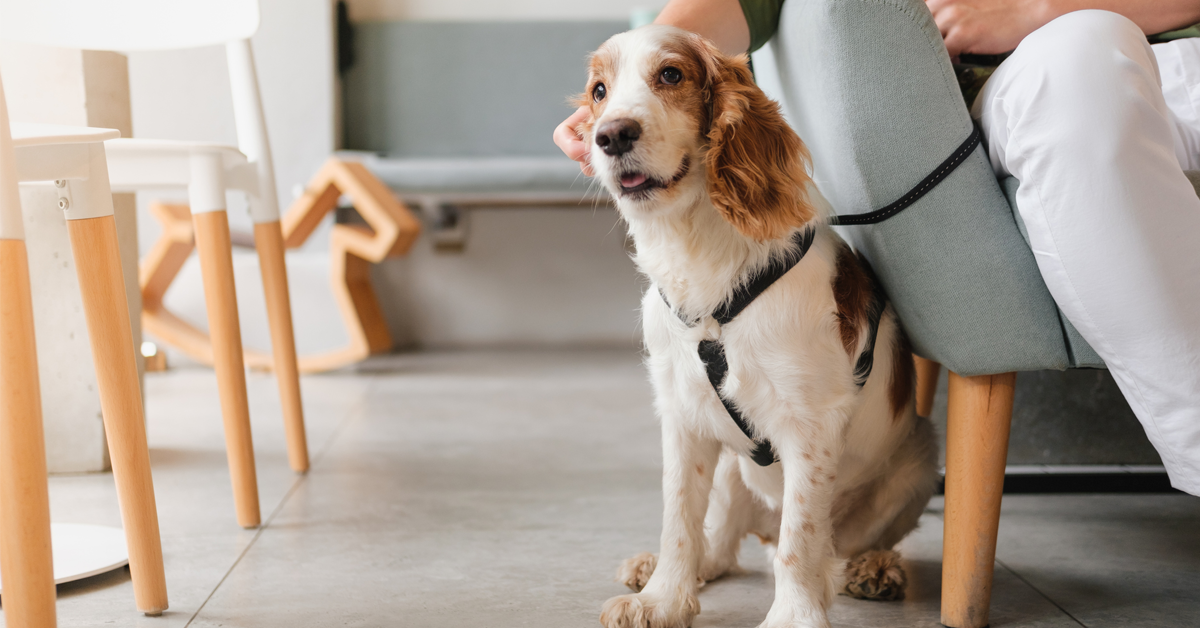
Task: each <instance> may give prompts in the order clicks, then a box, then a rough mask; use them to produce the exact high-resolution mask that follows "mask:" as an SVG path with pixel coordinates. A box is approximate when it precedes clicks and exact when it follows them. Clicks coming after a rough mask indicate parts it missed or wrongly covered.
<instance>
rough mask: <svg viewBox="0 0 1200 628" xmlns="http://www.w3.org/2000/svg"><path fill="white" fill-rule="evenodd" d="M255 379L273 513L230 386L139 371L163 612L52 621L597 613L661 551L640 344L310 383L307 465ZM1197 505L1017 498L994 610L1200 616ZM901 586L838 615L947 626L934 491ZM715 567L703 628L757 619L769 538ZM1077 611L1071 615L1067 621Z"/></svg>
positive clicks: (95, 488)
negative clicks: (227, 419) (219, 391)
mask: <svg viewBox="0 0 1200 628" xmlns="http://www.w3.org/2000/svg"><path fill="white" fill-rule="evenodd" d="M248 383H249V389H250V390H249V393H250V402H251V409H252V423H253V430H254V439H255V449H256V455H257V461H258V470H259V483H260V496H261V499H262V505H263V515H264V517H268V518H269V521H268V524H267V525H266V526H264V527H263V528H262V529H260V530H250V531H247V530H242V529H240V528H238V527H237V525H236V523H235V522H234V519H233V505H232V497H231V491H230V487H229V474H228V470H227V467H226V462H225V456H224V439H223V433H222V427H221V421H220V417H219V414H218V413H217V405H218V404H217V396H216V386H215V379H214V378H213V375H212V372H211V371H209V370H207V369H199V368H195V369H190V368H189V369H176V370H173V371H170V372H168V373H165V374H158V375H152V376H151V377H149V378H147V396H148V402H147V414H148V422H149V434H150V444H151V449H152V451H151V458H152V462H153V465H154V474H155V488H156V495H157V498H158V503H159V513H160V520H161V526H162V532H163V549H164V554H165V558H166V567H167V577H168V586H169V592H170V596H171V610H170V611H168V613H167V614H165V615H164V616H163V617H160V618H147V617H143V616H141V615H139V614H137V613H136V612H135V610H134V608H133V600H132V585H131V582H130V580H129V576H128V573H127V572H125V571H120V572H116V573H113V574H109V575H106V576H103V577H99V578H94V579H90V580H88V581H85V582H81V583H76V584H71V585H64V586H62V587H60V592H59V593H60V600H59V618H60V622H59V625H61V626H95V625H120V626H137V627H139V628H140V627H145V626H152V627H155V628H159V627H173V628H174V627H180V628H184V627H186V626H189V625H190V626H195V627H201V626H204V627H209V626H213V627H215V626H226V627H233V626H238V627H276V626H282V627H289V628H290V627H297V628H303V627H308V626H314V627H316V626H333V625H337V626H405V627H409V626H411V627H424V626H429V627H435V626H436V627H451V628H453V627H458V626H463V627H476V626H487V627H489V628H490V627H496V628H504V627H508V626H512V627H521V628H527V627H528V628H540V627H546V628H564V627H574V626H598V625H599V624H598V622H597V618H598V615H599V610H600V607H601V605H602V604H603V603H604V600H606V599H607V598H609V597H611V596H614V595H620V594H622V593H624V592H625V590H624V588H623V587H622V586H621V585H619V584H617V583H615V582H614V581H613V575H614V573H615V570H616V568H617V566H618V565H619V564H620V562H621V560H622V559H624V558H626V557H628V556H631V555H633V554H636V553H638V552H642V551H647V550H654V549H655V548H656V546H657V542H658V534H659V529H660V526H661V508H662V501H661V496H660V492H659V491H660V482H661V478H660V474H661V471H660V470H661V450H660V444H659V435H658V432H659V427H658V421H657V419H656V418H655V417H654V413H653V411H652V406H651V399H652V395H651V391H650V387H649V385H648V384H647V382H646V378H645V374H644V370H643V367H642V365H641V364H640V356H639V355H638V354H637V353H636V352H633V351H628V350H620V351H615V350H614V351H605V350H587V351H584V350H579V351H485V352H480V351H476V352H442V353H418V354H406V355H396V356H386V357H384V358H377V359H372V360H371V361H369V362H367V363H365V364H363V365H361V366H359V367H357V368H353V369H345V370H343V371H339V372H337V373H333V374H327V375H322V376H314V377H306V378H305V379H304V399H305V409H306V414H307V420H308V434H309V443H310V450H311V452H312V459H313V467H312V470H311V471H310V472H309V473H308V474H307V475H305V476H297V475H295V474H293V473H292V472H291V471H290V470H289V469H288V467H287V458H286V450H285V447H284V439H283V428H282V423H281V421H280V418H279V405H278V398H277V393H276V390H275V382H274V379H273V378H271V377H270V376H268V375H263V374H251V376H250V378H249V381H248ZM51 500H52V510H53V518H54V519H55V520H56V521H66V522H81V523H102V524H108V525H119V523H120V515H119V511H118V510H117V505H116V497H115V491H114V490H113V486H112V477H111V475H108V474H96V475H82V476H62V477H55V478H52V480H51ZM1197 530H1200V500H1197V499H1195V498H1191V497H1187V496H1182V495H1166V496H1163V495H1159V496H1138V495H1100V496H1061V495H1055V496H1010V497H1008V498H1006V499H1005V504H1004V515H1003V518H1002V524H1001V532H1000V543H999V559H1000V566H999V567H998V569H997V572H996V579H995V589H994V594H993V605H992V627H993V628H1001V627H1014V628H1015V627H1022V628H1050V627H1055V628H1056V627H1060V626H1063V627H1071V626H1079V625H1086V626H1089V627H1092V628H1097V627H1103V626H1150V627H1159V626H1162V627H1167V626H1172V627H1175V626H1194V625H1197V622H1196V621H1195V617H1197V616H1200V595H1196V594H1193V591H1197V590H1200V576H1198V575H1197V569H1198V568H1197V565H1200V544H1198V543H1196V535H1197ZM900 549H901V551H902V553H903V554H904V556H905V560H906V563H905V564H906V568H907V569H908V572H909V576H910V588H909V591H908V596H907V598H906V599H905V600H904V601H903V602H864V601H860V600H852V599H849V598H846V597H844V596H843V597H838V598H837V599H836V601H835V603H834V606H833V609H832V611H831V620H832V622H833V624H834V626H836V627H838V628H850V627H866V626H887V627H892V628H907V627H917V626H921V627H930V628H933V627H936V626H938V619H939V615H940V612H939V594H940V580H941V566H940V565H941V500H940V499H935V500H934V501H933V502H932V503H931V504H930V507H929V509H928V510H927V512H926V514H925V516H924V517H923V519H922V522H921V527H920V528H919V529H918V530H917V531H916V532H915V533H914V534H913V535H911V536H910V537H909V538H907V539H906V540H905V541H904V542H903V543H902V545H901V547H900ZM741 561H742V566H743V568H744V571H743V572H742V573H740V574H738V575H731V576H728V577H726V578H723V579H721V580H718V581H716V582H713V583H710V584H709V585H707V586H706V587H705V588H704V589H703V590H702V591H701V596H700V601H701V605H702V608H703V612H702V613H701V615H700V616H699V617H698V618H697V619H696V621H695V624H694V627H695V628H714V627H717V626H746V627H751V626H757V625H758V624H759V622H761V621H762V619H763V617H764V616H765V615H766V612H767V610H768V609H769V608H770V605H771V601H772V598H773V595H774V583H773V576H772V575H771V573H770V569H769V562H768V560H767V558H766V555H765V552H764V551H763V548H762V547H761V546H760V545H759V544H758V543H757V541H747V542H746V543H744V545H743V548H742V554H741ZM1072 616H1073V617H1072Z"/></svg>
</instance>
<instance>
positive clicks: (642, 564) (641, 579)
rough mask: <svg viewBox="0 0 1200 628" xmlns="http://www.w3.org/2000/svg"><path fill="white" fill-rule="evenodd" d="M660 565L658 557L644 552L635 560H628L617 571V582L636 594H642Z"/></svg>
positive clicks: (635, 557) (634, 558)
mask: <svg viewBox="0 0 1200 628" xmlns="http://www.w3.org/2000/svg"><path fill="white" fill-rule="evenodd" d="M657 565H658V556H655V555H654V554H651V553H650V552H642V553H641V554H638V555H637V556H634V557H633V558H626V559H625V562H623V563H621V567H620V568H619V569H617V582H620V583H621V584H623V585H625V586H627V587H629V588H630V589H632V590H633V591H634V592H635V593H641V591H642V589H644V588H645V587H646V583H647V582H649V581H650V576H651V575H653V574H654V568H655V567H656V566H657Z"/></svg>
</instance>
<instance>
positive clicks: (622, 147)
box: [596, 118, 642, 157]
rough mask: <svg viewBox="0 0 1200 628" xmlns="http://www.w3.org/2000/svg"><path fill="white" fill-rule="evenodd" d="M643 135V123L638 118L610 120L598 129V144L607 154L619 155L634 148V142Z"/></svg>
mask: <svg viewBox="0 0 1200 628" xmlns="http://www.w3.org/2000/svg"><path fill="white" fill-rule="evenodd" d="M641 136H642V125H640V124H638V123H637V120H631V119H629V118H621V119H619V120H609V121H608V122H605V123H604V124H601V125H600V128H599V129H596V146H599V147H600V150H602V151H604V154H605V155H610V156H613V157H618V156H620V155H624V154H625V153H628V152H629V151H631V150H633V143H634V142H636V141H637V138H639V137H641Z"/></svg>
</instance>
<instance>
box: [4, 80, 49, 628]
mask: <svg viewBox="0 0 1200 628" xmlns="http://www.w3.org/2000/svg"><path fill="white" fill-rule="evenodd" d="M0 98H3V94H2V93H0ZM0 114H3V110H0ZM17 211H20V208H19V207H18V208H17ZM0 575H2V576H3V580H4V619H5V621H6V623H7V624H8V625H9V626H21V627H29V628H52V627H53V626H54V625H55V621H56V620H55V608H54V599H55V591H54V563H53V560H52V556H51V551H50V495H49V490H48V489H47V486H46V445H45V439H44V436H43V434H42V397H41V389H40V388H39V387H38V367H37V347H36V344H35V341H34V335H33V305H32V302H31V301H30V292H29V261H28V258H27V257H26V255H25V242H24V241H23V240H15V239H4V240H0Z"/></svg>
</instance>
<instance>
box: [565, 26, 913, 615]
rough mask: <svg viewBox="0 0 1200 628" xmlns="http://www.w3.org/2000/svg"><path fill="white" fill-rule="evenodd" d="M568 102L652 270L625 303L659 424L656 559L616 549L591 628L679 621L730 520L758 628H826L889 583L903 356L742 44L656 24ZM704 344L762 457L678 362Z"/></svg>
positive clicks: (906, 416)
mask: <svg viewBox="0 0 1200 628" xmlns="http://www.w3.org/2000/svg"><path fill="white" fill-rule="evenodd" d="M579 104H580V105H590V108H591V116H590V117H589V118H588V119H587V120H586V121H585V122H584V123H583V124H582V125H581V126H580V128H579V132H580V133H581V135H582V136H583V138H584V141H586V142H589V143H594V146H592V150H591V165H592V167H593V169H594V170H595V173H596V177H597V179H598V180H599V181H600V182H601V183H602V184H603V185H604V186H605V187H606V188H607V189H608V190H609V191H610V192H611V193H612V195H613V197H614V198H615V199H616V203H617V207H618V209H619V211H620V213H621V215H622V216H623V217H624V219H625V220H626V221H627V222H628V224H629V231H630V233H631V234H632V237H633V239H634V242H635V244H636V250H637V253H636V255H635V261H636V262H637V265H638V267H639V268H640V270H641V271H642V272H643V273H645V274H646V275H647V277H649V279H650V280H651V282H652V284H653V285H652V286H651V288H650V289H649V290H648V291H647V292H646V295H645V297H644V299H643V302H642V314H643V326H644V330H645V344H646V348H647V350H648V352H649V355H648V358H647V365H648V367H649V371H650V376H651V379H652V381H653V385H654V389H655V393H656V400H655V405H656V410H657V412H658V414H659V416H660V417H661V420H662V435H663V502H664V505H665V508H664V513H663V530H662V540H661V547H660V553H659V554H658V556H657V557H655V556H654V555H652V554H641V555H638V556H635V557H634V558H631V559H629V560H627V561H626V562H625V564H624V565H623V566H622V567H621V570H620V572H619V574H618V579H619V580H620V581H623V582H625V583H626V584H628V585H629V586H630V587H631V588H633V589H634V590H635V591H638V592H637V593H635V594H632V595H623V596H619V597H615V598H612V599H610V600H608V602H607V603H606V604H605V605H604V610H603V612H602V614H601V616H600V621H601V623H603V624H604V625H605V626H608V627H609V628H626V627H639V628H641V627H650V628H660V627H661V628H684V627H686V626H688V625H690V623H691V621H692V618H693V617H695V616H696V614H697V613H699V612H700V604H699V601H698V599H697V593H698V591H699V587H700V586H701V585H702V584H703V583H704V582H706V581H708V580H712V579H714V578H717V577H719V576H721V575H722V574H724V573H727V572H728V571H729V570H730V569H732V568H734V567H736V564H737V553H738V547H739V545H740V542H741V540H742V538H743V537H745V536H746V535H747V534H750V533H754V534H757V535H758V536H759V537H761V538H762V539H764V540H765V541H767V542H770V543H775V544H777V546H778V547H777V550H776V551H775V554H774V569H775V583H776V585H775V590H776V597H775V601H774V604H773V605H772V607H771V610H770V612H769V613H768V615H767V618H766V621H764V622H763V624H762V626H763V627H771V628H776V627H778V628H782V627H785V626H787V627H801V626H803V627H824V626H828V625H829V621H828V618H827V617H826V611H827V609H828V607H829V605H830V603H831V600H832V598H833V596H834V594H835V593H836V592H838V591H845V592H847V593H849V594H851V595H855V596H857V597H868V598H875V599H896V598H899V597H902V596H903V592H904V587H905V575H904V571H903V569H902V568H901V567H900V565H899V563H898V556H897V555H896V553H895V552H894V551H893V550H892V547H893V546H894V545H895V544H896V543H897V542H898V541H900V539H902V538H903V537H904V536H905V535H906V534H908V533H909V532H910V531H911V530H912V529H913V528H915V527H916V525H917V519H918V518H919V517H920V515H921V513H922V511H923V510H924V508H925V505H926V503H927V502H928V500H929V497H930V495H931V494H932V493H933V490H934V484H935V478H936V464H937V445H936V442H935V439H934V433H933V428H932V426H931V425H930V423H929V421H928V420H927V419H924V418H920V417H918V416H917V414H916V412H915V410H914V405H913V372H912V368H913V365H912V356H911V353H910V350H909V346H908V342H907V339H906V338H905V336H904V333H903V331H902V330H901V329H900V327H899V325H898V324H897V322H896V317H895V314H894V312H893V311H892V308H891V307H890V306H888V307H887V309H886V310H884V312H883V315H882V317H881V319H880V321H879V326H878V336H877V337H876V342H875V343H874V346H873V348H872V346H871V343H870V340H869V336H870V331H871V329H870V327H871V321H870V320H869V318H870V313H869V309H870V307H871V304H872V295H873V294H875V287H874V277H873V275H872V274H871V272H870V270H869V269H868V268H866V266H865V264H863V263H862V261H861V260H860V258H859V257H858V256H856V255H855V254H854V253H853V252H852V251H851V249H850V247H849V246H847V245H846V244H845V243H844V242H843V241H842V240H841V239H840V238H839V237H838V236H837V235H836V234H835V233H834V232H833V231H832V230H831V229H830V228H829V227H828V226H827V224H826V223H827V216H828V213H829V208H828V204H827V203H826V201H825V200H824V198H823V197H822V196H821V194H820V192H819V191H818V190H817V189H816V187H815V185H814V184H813V183H812V181H811V179H810V177H809V175H808V154H807V151H806V149H805V147H804V145H803V143H802V142H801V141H800V138H799V137H798V136H797V135H796V134H795V132H793V131H792V129H791V128H790V127H789V126H788V125H787V123H786V122H785V121H784V120H783V118H782V116H781V115H780V112H779V108H778V106H777V105H776V104H775V103H774V102H772V101H770V100H769V99H768V98H766V96H764V94H763V93H762V91H760V90H759V89H758V87H756V86H755V84H754V81H753V77H752V76H751V73H750V70H749V68H748V66H747V63H746V59H745V57H727V56H725V55H723V54H721V53H720V51H718V50H717V49H716V48H715V47H714V46H713V45H712V44H710V43H709V42H707V41H706V40H704V39H703V38H701V37H699V36H697V35H694V34H691V33H688V32H685V31H682V30H679V29H675V28H671V27H667V26H648V27H644V28H640V29H637V30H634V31H630V32H627V33H623V34H620V35H617V36H615V37H613V38H612V39H610V40H609V41H608V42H606V43H605V44H604V45H603V46H601V47H600V49H599V50H597V51H596V52H595V53H594V54H593V56H592V58H591V67H590V72H589V77H588V85H587V91H586V92H584V93H583V94H582V95H580V96H579ZM806 228H812V229H815V237H814V240H813V243H812V245H811V247H810V249H809V250H808V252H807V254H806V255H805V256H804V257H803V258H802V259H801V260H800V261H799V262H798V263H797V264H796V265H795V266H794V267H792V268H791V270H790V271H788V272H787V273H786V274H785V275H783V277H781V278H780V279H779V280H778V281H776V282H775V283H774V284H772V285H771V287H770V288H769V289H767V290H766V291H765V292H764V293H762V294H761V295H760V296H759V297H758V298H757V299H755V300H754V301H753V302H752V303H751V304H750V305H749V306H748V307H747V308H746V309H745V310H744V311H742V312H741V313H740V314H739V315H738V316H737V317H736V319H734V320H733V321H731V322H729V323H727V324H726V325H724V326H720V325H718V324H717V323H716V321H715V320H714V319H713V317H712V313H713V312H714V310H716V308H717V307H718V306H720V305H721V304H722V303H723V302H726V301H727V300H728V299H730V298H731V295H732V294H733V292H734V290H735V288H737V287H738V286H739V285H740V284H741V283H743V282H745V280H746V279H747V277H749V276H752V275H753V274H754V273H755V272H756V271H758V270H759V269H761V268H763V267H764V266H766V265H767V264H770V263H771V262H772V261H773V260H776V259H778V258H780V257H782V256H786V255H789V254H793V251H794V249H793V244H792V240H791V238H792V236H793V235H794V234H795V233H796V232H797V231H798V230H803V229H806ZM668 302H669V303H670V304H671V305H670V306H669V305H668ZM672 306H673V307H674V309H675V310H677V311H678V314H677V313H676V311H673V310H672ZM683 319H686V320H695V321H698V322H697V323H696V324H693V325H688V324H685V323H684V322H683ZM705 339H707V340H719V341H720V342H721V343H722V344H723V347H724V351H725V354H726V357H727V360H728V365H729V371H728V376H727V377H726V378H725V380H724V384H723V387H722V389H721V392H722V395H723V396H724V397H725V398H726V399H727V400H729V401H731V402H732V403H733V404H734V405H735V407H736V408H737V409H738V410H739V411H740V412H741V413H742V414H743V415H744V416H745V417H746V419H747V420H748V422H749V423H750V424H751V426H752V429H753V432H754V434H755V435H756V436H757V437H760V438H767V439H769V440H770V442H771V443H772V444H773V446H774V449H775V452H776V454H777V456H778V460H779V462H777V463H775V464H772V465H770V466H768V467H760V466H758V465H756V464H754V463H753V462H752V461H750V460H749V459H748V454H749V453H750V451H751V450H752V448H753V446H754V443H753V441H751V440H750V438H748V437H747V436H746V435H745V434H744V433H743V432H742V431H741V430H739V428H738V427H737V426H736V425H735V423H734V421H733V420H732V419H731V418H730V414H729V412H728V411H727V410H726V409H725V408H724V407H723V406H722V404H721V401H720V398H719V397H718V396H717V394H716V392H715V391H714V389H713V387H712V385H711V384H710V383H709V380H708V379H707V376H706V372H705V367H704V365H703V364H702V362H701V360H700V358H699V357H698V355H697V346H698V343H699V342H700V341H701V340H705ZM868 351H873V352H874V354H873V357H874V368H873V370H872V371H871V373H870V376H869V377H868V379H867V381H866V383H865V384H864V385H862V386H860V385H858V383H857V382H856V381H855V374H854V371H855V364H856V362H857V361H858V359H859V357H860V354H862V353H864V352H868ZM714 476H715V477H714ZM706 513H707V520H706Z"/></svg>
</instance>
